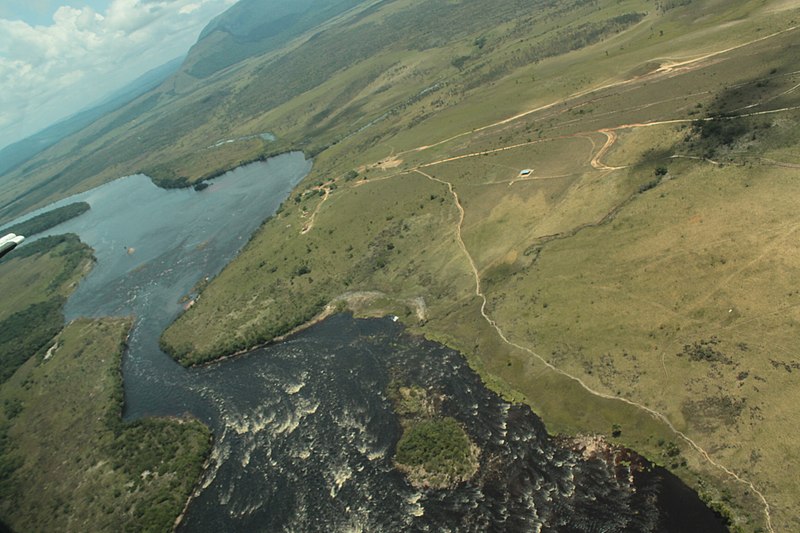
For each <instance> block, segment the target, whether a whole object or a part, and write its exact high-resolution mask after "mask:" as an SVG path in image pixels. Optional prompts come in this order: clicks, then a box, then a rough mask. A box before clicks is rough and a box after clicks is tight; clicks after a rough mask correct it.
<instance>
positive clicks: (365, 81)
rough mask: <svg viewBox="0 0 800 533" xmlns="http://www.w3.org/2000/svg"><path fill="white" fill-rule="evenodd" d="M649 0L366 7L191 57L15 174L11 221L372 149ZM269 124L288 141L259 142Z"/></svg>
mask: <svg viewBox="0 0 800 533" xmlns="http://www.w3.org/2000/svg"><path fill="white" fill-rule="evenodd" d="M335 4H336V5H340V4H341V5H342V6H343V5H344V3H342V2H339V3H335ZM651 7H652V6H650V5H649V4H648V2H645V1H643V0H626V1H625V2H620V3H616V4H614V5H613V6H605V5H602V4H596V3H593V2H588V1H586V0H571V1H570V2H568V3H566V4H565V3H563V2H561V3H557V4H556V3H552V2H546V1H544V0H537V1H536V2H534V3H532V4H531V3H528V2H521V1H520V0H502V1H501V2H496V3H495V4H494V6H493V9H491V10H486V9H485V4H484V3H482V2H480V1H478V0H466V1H462V2H459V3H454V2H449V1H446V0H436V1H433V2H431V1H426V2H421V1H416V0H415V1H394V2H385V3H381V4H379V5H373V4H371V3H367V2H362V3H360V4H359V5H358V6H357V7H356V8H354V9H352V10H350V11H347V12H346V13H345V14H342V15H340V16H338V17H335V18H334V19H332V20H331V21H329V22H325V23H321V24H319V25H317V26H314V27H313V29H310V30H308V31H307V32H305V33H302V34H300V35H291V36H289V35H287V38H290V37H291V38H292V40H291V41H289V42H288V44H286V45H285V46H284V47H283V48H278V49H275V50H270V51H268V52H267V53H265V54H263V55H261V56H257V57H251V58H247V59H244V60H243V61H241V62H239V63H237V64H236V65H232V66H230V67H228V68H226V69H223V70H222V71H220V72H218V73H216V74H213V75H211V76H209V77H205V75H204V77H202V78H197V77H195V76H194V75H192V74H191V68H188V65H189V64H188V63H187V68H188V70H184V71H182V72H180V73H178V74H177V75H175V76H173V78H172V79H171V80H170V81H168V82H167V83H165V84H163V85H162V86H160V87H159V88H158V89H156V90H154V91H152V92H150V93H148V94H146V95H143V96H141V97H140V98H138V99H137V100H135V101H134V102H132V103H131V104H129V105H127V106H125V107H123V108H121V109H119V110H117V111H115V112H114V113H111V114H109V115H108V116H107V117H106V118H104V119H102V120H99V121H97V122H95V123H94V124H92V125H91V126H90V127H88V128H86V129H85V130H83V131H82V132H80V133H78V134H76V135H73V136H71V137H69V138H67V139H65V140H63V141H61V142H60V143H58V144H57V145H55V146H53V147H51V148H49V149H48V150H46V151H44V152H42V153H41V154H39V155H37V156H36V157H35V158H34V159H32V160H31V161H29V162H28V163H26V164H24V165H21V166H20V167H19V168H17V169H15V170H14V171H13V172H11V173H9V174H7V175H6V176H4V177H3V180H2V181H0V220H9V219H10V218H12V217H13V216H15V215H18V214H21V213H23V212H25V211H27V210H29V209H31V208H32V207H35V206H41V205H43V204H44V203H46V202H47V201H50V200H52V199H53V198H57V197H62V196H63V195H65V194H68V193H71V192H76V191H79V190H85V189H87V188H89V187H92V186H95V185H97V184H99V183H103V182H106V181H109V180H111V179H115V178H117V177H119V176H122V175H127V174H131V173H135V172H139V171H153V172H157V173H158V174H159V177H161V178H167V179H170V178H172V179H174V180H178V182H179V183H181V184H183V183H185V184H191V183H193V182H195V181H198V180H200V179H204V178H207V177H208V176H210V175H215V174H217V173H219V172H220V171H222V170H225V169H228V168H232V167H233V166H236V165H238V164H241V163H243V162H245V161H252V160H255V159H257V158H259V157H263V156H265V155H267V154H271V153H275V151H278V150H285V149H286V148H288V147H291V148H295V149H298V148H299V149H303V150H305V151H306V152H307V153H308V154H309V155H316V154H318V153H319V152H320V151H322V150H325V149H326V148H327V147H330V146H333V145H336V144H338V143H340V142H342V141H344V140H345V139H348V140H349V141H350V142H353V141H355V140H356V139H358V142H359V143H361V144H362V145H363V146H364V148H369V147H371V146H374V144H375V142H377V139H379V138H385V137H386V135H387V134H388V133H392V134H394V133H398V132H400V131H402V130H403V129H405V128H407V127H408V126H410V125H417V124H418V123H420V122H422V121H424V120H425V119H426V118H427V117H429V116H430V115H432V114H433V113H434V112H438V111H440V110H442V109H444V108H446V107H448V106H450V105H451V104H453V103H455V102H458V101H460V100H461V99H462V98H463V97H464V96H465V95H466V94H469V93H472V92H475V91H478V90H480V89H481V88H485V87H486V86H487V85H488V84H490V83H492V82H493V81H495V80H497V79H499V78H501V77H503V76H504V75H505V74H507V73H508V72H510V71H513V70H514V69H518V68H520V67H524V66H526V65H529V64H530V63H532V62H535V61H538V60H541V59H542V58H546V57H549V56H552V55H554V54H558V53H562V52H565V51H568V50H570V49H572V48H575V47H580V46H584V45H587V44H591V43H593V42H597V41H600V40H603V39H608V38H609V37H611V36H613V35H615V34H616V33H617V32H619V31H621V30H622V29H624V28H626V27H629V26H630V25H632V24H636V23H637V21H639V20H640V19H641V17H642V16H643V14H644V13H646V12H647V11H648V9H650V8H651ZM333 14H334V13H331V15H333ZM315 20H316V19H315ZM441 20H447V21H448V24H446V25H443V24H440V22H439V21H441ZM301 27H304V26H302V24H301V26H298V28H301ZM298 31H299V30H298ZM217 33H219V31H215V32H211V33H210V34H209V35H208V37H207V38H208V39H212V38H213V36H214V35H215V34H217ZM218 44H219V46H220V47H222V48H220V50H223V49H227V48H229V47H228V46H227V45H223V44H220V43H218ZM231 46H233V45H231ZM214 49H215V48H214V47H212V50H214ZM193 57H194V56H193ZM189 61H190V63H191V61H194V59H192V58H190V60H189ZM264 132H273V133H275V134H276V135H277V136H278V138H279V144H278V145H275V144H274V143H269V142H256V141H254V137H253V136H258V135H259V134H261V133H264ZM220 141H233V142H223V143H221V144H220Z"/></svg>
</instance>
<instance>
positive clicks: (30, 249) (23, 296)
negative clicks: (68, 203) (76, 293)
mask: <svg viewBox="0 0 800 533" xmlns="http://www.w3.org/2000/svg"><path fill="white" fill-rule="evenodd" d="M92 261H93V257H92V250H91V249H90V248H89V247H88V246H86V245H85V244H83V243H82V242H80V240H78V238H77V237H76V236H75V235H62V236H57V237H48V238H45V239H41V240H39V241H37V242H34V243H32V244H29V245H27V246H24V247H22V248H18V249H16V250H14V252H12V253H11V254H9V255H7V256H6V257H4V258H3V260H2V261H0V294H2V295H3V301H2V304H0V383H2V382H4V381H6V380H7V379H8V378H10V377H11V376H12V375H13V374H14V372H15V371H16V370H17V369H18V368H19V367H20V366H21V365H22V364H23V363H25V361H27V360H28V359H29V358H30V357H31V356H32V355H33V354H35V353H37V352H41V351H43V350H44V348H46V346H47V345H48V343H50V341H51V340H52V339H53V337H54V336H55V335H56V334H57V333H58V332H59V331H61V328H62V327H63V326H64V314H63V311H64V304H65V303H66V301H67V296H68V295H69V294H71V293H72V291H73V290H74V288H75V286H76V284H77V282H78V281H79V280H80V278H81V277H83V275H84V274H86V272H87V271H88V269H89V268H91V265H92Z"/></svg>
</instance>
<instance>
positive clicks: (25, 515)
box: [0, 319, 210, 531]
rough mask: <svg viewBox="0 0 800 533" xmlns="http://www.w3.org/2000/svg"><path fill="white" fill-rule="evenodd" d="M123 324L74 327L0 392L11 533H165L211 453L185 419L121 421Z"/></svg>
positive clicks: (6, 517) (4, 502)
mask: <svg viewBox="0 0 800 533" xmlns="http://www.w3.org/2000/svg"><path fill="white" fill-rule="evenodd" d="M129 328H130V323H129V321H128V320H120V319H113V320H112V319H107V320H98V321H88V320H80V321H77V322H74V323H72V324H71V325H69V326H68V327H67V328H66V329H65V330H64V331H63V332H62V333H61V334H60V335H59V336H58V338H57V340H56V342H55V348H54V349H52V350H50V351H48V354H47V356H46V357H42V356H37V357H34V358H31V359H30V360H29V361H28V362H27V363H26V364H25V365H24V366H23V367H22V368H21V369H20V370H19V371H17V373H16V374H15V375H14V376H13V378H12V379H11V380H9V381H8V382H6V383H4V384H3V385H2V386H1V387H0V401H2V406H3V409H2V415H0V493H1V494H2V497H0V502H1V503H0V517H2V520H3V521H4V522H6V523H7V524H8V525H9V526H11V527H12V528H13V529H14V530H15V531H166V530H170V529H171V528H172V525H173V523H174V522H175V519H176V518H177V516H178V514H179V513H180V512H181V510H182V509H183V507H184V505H185V502H186V499H187V498H188V496H189V493H190V492H191V490H192V489H193V487H194V484H195V483H196V480H197V479H198V478H199V475H200V473H201V471H202V468H203V463H204V460H205V457H206V455H207V453H208V451H209V449H210V440H209V439H210V435H209V432H208V429H207V428H206V427H205V426H203V425H202V424H200V423H199V422H196V421H190V420H142V421H137V422H134V423H130V424H128V423H123V422H122V421H121V419H120V414H121V409H122V376H121V371H120V365H121V354H122V348H123V343H124V340H125V337H126V335H127V332H128V329H129Z"/></svg>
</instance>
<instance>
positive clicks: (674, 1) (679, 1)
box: [656, 0, 692, 13]
mask: <svg viewBox="0 0 800 533" xmlns="http://www.w3.org/2000/svg"><path fill="white" fill-rule="evenodd" d="M691 3H692V0H661V1H659V2H656V9H657V10H659V11H661V12H662V13H666V12H667V11H671V10H673V9H675V8H678V7H684V6H688V5H690V4H691Z"/></svg>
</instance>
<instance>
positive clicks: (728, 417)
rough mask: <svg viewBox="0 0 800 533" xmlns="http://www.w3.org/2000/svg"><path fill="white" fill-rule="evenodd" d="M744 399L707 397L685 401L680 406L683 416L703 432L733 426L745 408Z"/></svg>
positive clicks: (721, 396)
mask: <svg viewBox="0 0 800 533" xmlns="http://www.w3.org/2000/svg"><path fill="white" fill-rule="evenodd" d="M745 404H746V400H745V398H734V397H732V396H723V395H720V396H709V397H706V398H703V399H702V400H686V401H684V402H683V404H682V405H681V412H682V413H683V416H684V417H685V418H686V419H687V420H689V421H690V423H691V424H692V425H694V426H696V427H697V428H698V429H701V430H703V431H714V430H716V429H717V428H719V427H720V426H733V425H734V424H735V423H736V420H737V419H738V418H739V416H740V415H741V414H742V411H743V410H744V408H745Z"/></svg>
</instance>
